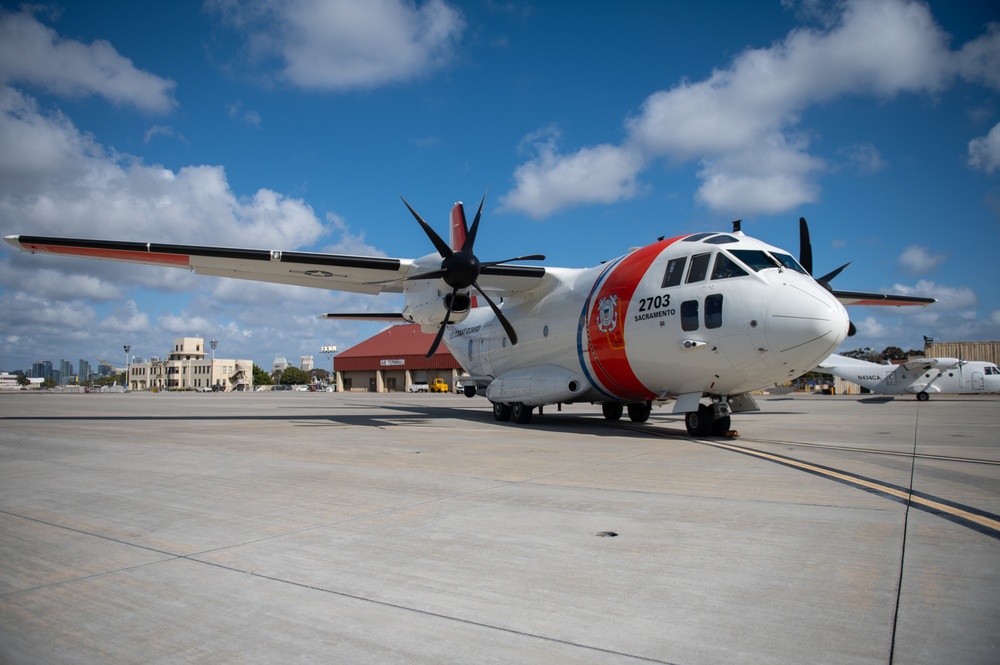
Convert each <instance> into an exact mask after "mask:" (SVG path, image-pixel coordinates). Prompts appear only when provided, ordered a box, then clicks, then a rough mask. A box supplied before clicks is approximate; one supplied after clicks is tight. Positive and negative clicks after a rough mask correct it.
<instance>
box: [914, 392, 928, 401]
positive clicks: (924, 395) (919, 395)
mask: <svg viewBox="0 0 1000 665" xmlns="http://www.w3.org/2000/svg"><path fill="white" fill-rule="evenodd" d="M930 398H931V396H930V395H929V394H927V393H926V392H924V391H922V390H921V391H920V392H919V393H917V399H918V400H920V401H921V402H926V401H927V400H929V399H930Z"/></svg>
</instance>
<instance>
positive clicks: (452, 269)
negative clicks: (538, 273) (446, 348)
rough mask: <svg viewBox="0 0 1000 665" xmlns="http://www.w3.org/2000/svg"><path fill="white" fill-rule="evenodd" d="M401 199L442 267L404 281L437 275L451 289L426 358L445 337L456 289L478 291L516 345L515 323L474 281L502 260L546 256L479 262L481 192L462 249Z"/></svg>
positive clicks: (531, 257) (533, 258) (534, 258)
mask: <svg viewBox="0 0 1000 665" xmlns="http://www.w3.org/2000/svg"><path fill="white" fill-rule="evenodd" d="M400 198H401V199H402V200H403V204H404V205H406V208H407V210H409V211H410V214H411V215H413V218H414V219H416V220H417V222H418V223H419V224H420V227H421V228H422V229H423V230H424V233H426V234H427V237H428V238H430V240H431V242H432V243H433V244H434V247H435V249H437V251H438V254H440V255H441V267H440V268H438V269H437V270H430V271H428V272H424V273H420V274H417V275H411V276H409V277H407V278H406V280H407V281H413V280H424V279H437V278H440V279H442V280H444V283H445V284H447V285H448V286H450V287H451V289H452V291H451V294H450V296H448V297H446V298H445V305H446V307H447V310H446V311H445V316H444V320H443V321H442V322H441V327H440V328H438V331H437V335H435V336H434V342H433V343H432V344H431V348H430V350H429V351H428V352H427V355H426V356H425V357H427V358H430V357H431V356H433V355H434V352H435V351H437V348H438V345H440V344H441V339H442V338H443V337H444V330H445V328H446V327H447V326H448V324H449V323H451V312H452V308H453V307H454V304H455V300H456V296H457V295H458V293H459V291H463V290H466V289H469V288H470V287H471V288H474V289H475V290H476V291H478V292H479V295H481V296H482V297H483V298H484V299H485V300H486V302H487V303H488V304H489V306H490V308H491V309H492V310H493V313H494V314H496V317H497V319H498V320H499V321H500V325H502V326H503V329H504V331H506V333H507V337H509V338H510V343H511V344H517V332H515V330H514V326H512V325H511V323H510V321H509V320H507V317H506V316H504V314H503V312H502V311H500V308H499V307H497V305H496V303H494V302H493V300H491V299H490V297H489V296H488V295H486V293H485V292H484V291H483V290H482V288H480V286H479V284H478V282H477V280H478V279H479V275H480V274H482V272H483V270H484V269H487V270H488V269H489V268H491V267H493V266H498V265H501V264H504V263H510V262H512V261H544V260H545V257H544V256H542V255H541V254H531V255H529V256H517V257H514V258H512V259H504V260H503V261H487V262H485V263H484V262H480V260H479V258H478V257H477V256H476V255H475V254H474V253H473V251H472V250H473V247H474V246H475V244H476V234H477V233H478V232H479V220H480V218H481V217H482V214H483V204H484V203H486V195H485V194H484V195H483V200H482V201H480V202H479V210H477V211H476V217H475V218H474V219H473V220H472V228H471V229H468V230H467V232H466V234H465V241H464V242H463V243H462V248H461V249H460V250H457V251H456V250H453V249H452V248H451V247H450V246H449V245H448V243H446V242H445V241H444V240H442V239H441V236H439V235H438V234H437V233H436V232H435V231H434V229H433V228H431V226H430V225H429V224H428V223H427V222H425V221H424V220H423V218H421V217H420V215H419V214H418V213H417V211H416V210H414V209H413V207H412V206H410V204H409V203H407V201H406V199H403V197H400ZM462 223H463V224H464V223H465V215H464V213H463V214H462Z"/></svg>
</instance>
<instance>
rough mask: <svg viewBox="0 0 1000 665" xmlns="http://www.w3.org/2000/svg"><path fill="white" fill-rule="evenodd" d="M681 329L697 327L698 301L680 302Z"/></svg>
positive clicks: (694, 328) (695, 328)
mask: <svg viewBox="0 0 1000 665" xmlns="http://www.w3.org/2000/svg"><path fill="white" fill-rule="evenodd" d="M681 329H682V330H688V331H690V330H697V329H698V301H697V300H685V301H684V302H682V303H681Z"/></svg>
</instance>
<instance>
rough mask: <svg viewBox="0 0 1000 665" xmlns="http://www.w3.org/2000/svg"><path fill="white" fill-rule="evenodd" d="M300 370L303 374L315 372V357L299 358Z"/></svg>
mask: <svg viewBox="0 0 1000 665" xmlns="http://www.w3.org/2000/svg"><path fill="white" fill-rule="evenodd" d="M299 369H301V370H302V371H303V372H311V371H313V357H312V356H302V357H301V358H299Z"/></svg>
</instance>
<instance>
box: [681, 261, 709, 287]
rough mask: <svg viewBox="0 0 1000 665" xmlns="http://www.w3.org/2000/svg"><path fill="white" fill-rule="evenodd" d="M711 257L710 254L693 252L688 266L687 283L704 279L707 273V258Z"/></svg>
mask: <svg viewBox="0 0 1000 665" xmlns="http://www.w3.org/2000/svg"><path fill="white" fill-rule="evenodd" d="M711 258H712V255H711V254H695V255H694V256H692V257H691V267H690V268H688V278H687V283H688V284H691V283H692V282H700V281H701V280H703V279H705V275H706V274H707V273H708V260H709V259H711Z"/></svg>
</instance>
